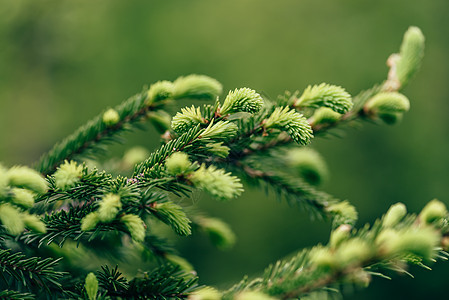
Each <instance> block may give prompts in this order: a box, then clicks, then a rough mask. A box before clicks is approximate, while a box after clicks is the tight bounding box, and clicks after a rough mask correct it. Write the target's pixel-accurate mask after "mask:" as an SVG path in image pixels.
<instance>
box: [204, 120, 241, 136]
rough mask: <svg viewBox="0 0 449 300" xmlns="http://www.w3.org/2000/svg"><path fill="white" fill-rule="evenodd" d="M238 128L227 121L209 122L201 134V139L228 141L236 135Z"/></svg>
mask: <svg viewBox="0 0 449 300" xmlns="http://www.w3.org/2000/svg"><path fill="white" fill-rule="evenodd" d="M237 131H238V127H237V125H235V124H234V123H231V122H229V121H218V122H217V123H214V122H213V121H212V122H210V124H209V126H207V128H205V129H204V130H203V132H202V133H201V138H203V139H213V140H228V139H230V138H232V137H234V136H235V135H236V134H237Z"/></svg>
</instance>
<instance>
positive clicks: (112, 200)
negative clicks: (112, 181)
mask: <svg viewBox="0 0 449 300" xmlns="http://www.w3.org/2000/svg"><path fill="white" fill-rule="evenodd" d="M121 208H122V202H120V196H119V195H114V194H107V195H104V197H103V199H101V201H100V203H99V208H98V218H99V219H100V221H101V222H104V223H106V222H111V221H112V220H114V219H115V217H116V216H117V213H118V212H119V210H120V209H121Z"/></svg>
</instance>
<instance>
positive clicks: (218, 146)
mask: <svg viewBox="0 0 449 300" xmlns="http://www.w3.org/2000/svg"><path fill="white" fill-rule="evenodd" d="M206 149H207V152H208V153H211V154H213V155H215V156H218V157H222V158H226V157H227V156H228V155H229V150H230V149H229V147H228V146H224V145H223V142H220V143H208V144H206Z"/></svg>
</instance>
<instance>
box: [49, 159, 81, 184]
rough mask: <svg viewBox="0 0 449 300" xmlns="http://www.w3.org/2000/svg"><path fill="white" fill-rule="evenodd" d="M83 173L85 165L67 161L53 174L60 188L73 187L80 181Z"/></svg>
mask: <svg viewBox="0 0 449 300" xmlns="http://www.w3.org/2000/svg"><path fill="white" fill-rule="evenodd" d="M82 173H83V167H82V166H80V165H78V164H77V163H76V162H75V161H71V162H68V161H65V162H64V163H63V164H62V165H60V166H59V167H58V169H57V170H56V172H55V174H53V177H54V178H55V185H56V187H57V188H58V189H60V190H66V189H68V188H71V187H73V186H74V185H75V184H76V183H77V182H79V181H80V179H81V176H82Z"/></svg>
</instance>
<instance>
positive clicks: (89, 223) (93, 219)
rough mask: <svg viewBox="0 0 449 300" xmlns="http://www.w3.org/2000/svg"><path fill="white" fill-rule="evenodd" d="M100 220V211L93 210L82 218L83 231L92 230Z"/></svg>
mask: <svg viewBox="0 0 449 300" xmlns="http://www.w3.org/2000/svg"><path fill="white" fill-rule="evenodd" d="M98 222H100V218H99V217H98V213H97V212H96V211H94V212H91V213H90V214H88V215H87V216H85V217H84V218H83V219H82V220H81V230H82V231H89V230H92V229H94V228H95V227H96V226H97V224H98Z"/></svg>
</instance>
